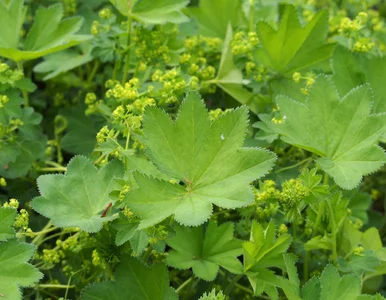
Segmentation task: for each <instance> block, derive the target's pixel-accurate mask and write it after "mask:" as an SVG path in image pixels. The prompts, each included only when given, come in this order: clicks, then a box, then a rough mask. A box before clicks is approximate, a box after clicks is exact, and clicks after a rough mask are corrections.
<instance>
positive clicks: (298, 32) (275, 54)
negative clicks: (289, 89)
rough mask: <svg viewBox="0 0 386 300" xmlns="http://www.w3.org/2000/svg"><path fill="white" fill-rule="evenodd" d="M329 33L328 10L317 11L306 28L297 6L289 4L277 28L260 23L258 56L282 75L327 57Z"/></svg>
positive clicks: (329, 53) (330, 52) (258, 29)
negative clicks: (298, 14) (300, 19)
mask: <svg viewBox="0 0 386 300" xmlns="http://www.w3.org/2000/svg"><path fill="white" fill-rule="evenodd" d="M327 32H328V13H327V11H325V10H322V11H320V12H318V13H317V14H316V15H315V16H314V18H313V19H312V20H311V21H310V22H309V23H308V24H307V25H305V26H304V27H303V26H302V25H301V24H300V21H299V19H298V16H297V12H296V9H295V7H294V6H292V5H287V6H286V7H285V10H284V13H283V15H282V16H281V20H280V23H279V25H278V30H277V31H276V30H275V29H273V28H272V27H271V26H270V25H268V24H267V23H265V22H259V23H258V24H257V34H258V36H259V38H260V42H261V46H262V47H261V48H259V49H258V51H257V52H256V56H257V59H258V60H259V61H261V62H262V63H264V64H265V65H266V66H268V67H269V68H270V69H272V70H275V71H276V72H278V73H281V74H290V73H291V72H294V71H296V70H300V69H303V68H306V67H310V66H312V65H314V64H317V63H319V62H321V61H324V60H326V59H328V58H329V57H330V56H331V54H332V51H333V49H334V45H333V44H325V38H326V36H327Z"/></svg>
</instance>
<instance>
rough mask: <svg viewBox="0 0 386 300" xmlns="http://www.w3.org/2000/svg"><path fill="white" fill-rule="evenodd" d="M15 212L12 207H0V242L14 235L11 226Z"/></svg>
mask: <svg viewBox="0 0 386 300" xmlns="http://www.w3.org/2000/svg"><path fill="white" fill-rule="evenodd" d="M16 213H17V211H16V209H14V208H12V207H0V242H3V241H6V240H8V239H11V238H13V237H14V236H15V230H14V229H13V227H12V226H13V222H14V221H15V217H16Z"/></svg>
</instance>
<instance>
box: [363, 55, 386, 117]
mask: <svg viewBox="0 0 386 300" xmlns="http://www.w3.org/2000/svg"><path fill="white" fill-rule="evenodd" d="M363 69H364V73H365V76H366V81H367V82H368V83H370V85H371V87H372V89H373V92H374V107H373V111H374V112H377V113H381V112H386V85H385V80H384V79H385V76H386V72H385V70H386V57H373V58H371V59H366V60H364V61H363Z"/></svg>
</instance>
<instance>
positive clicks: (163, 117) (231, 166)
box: [126, 92, 275, 228]
mask: <svg viewBox="0 0 386 300" xmlns="http://www.w3.org/2000/svg"><path fill="white" fill-rule="evenodd" d="M247 119H248V110H247V108H246V107H241V108H238V109H235V110H233V111H231V112H229V113H227V114H225V115H224V116H222V117H221V118H219V119H217V120H216V121H214V122H212V123H211V122H210V120H209V117H208V112H207V111H206V109H205V107H204V105H203V102H202V100H200V96H199V94H197V93H195V92H191V93H189V94H188V95H187V97H186V99H185V101H183V103H182V105H181V108H180V111H179V113H178V116H177V119H176V121H175V122H173V121H172V120H171V119H170V118H169V117H168V115H167V114H166V113H164V112H163V111H162V110H160V109H159V108H155V107H152V108H147V109H146V111H145V114H144V117H143V130H144V143H145V145H146V147H147V155H148V157H149V158H150V159H151V160H152V162H154V164H155V165H156V166H157V167H158V168H159V170H160V171H161V172H163V173H165V174H166V175H168V176H170V177H172V178H175V179H177V181H181V182H183V183H184V186H182V185H178V184H172V183H170V182H167V181H164V180H158V179H154V178H151V177H148V176H144V175H141V174H139V173H134V178H135V180H136V182H137V184H138V186H139V188H138V189H134V190H132V191H130V192H129V193H128V194H127V195H126V201H127V203H128V206H129V207H130V208H131V209H132V210H133V212H134V213H135V214H137V215H138V216H140V217H141V218H142V219H143V220H142V221H141V224H140V228H145V227H148V226H152V225H154V224H156V223H158V222H160V221H162V220H163V219H165V218H167V217H169V216H171V215H173V214H174V217H175V220H176V221H177V222H179V223H181V224H184V225H189V226H197V225H200V224H203V223H204V222H205V221H206V220H207V219H208V218H209V217H210V215H211V214H212V204H215V205H217V206H220V207H223V208H236V207H243V206H246V205H248V204H249V203H252V202H253V195H252V191H251V190H250V188H249V183H250V182H251V181H253V180H254V179H257V178H259V177H261V176H263V175H264V174H266V173H267V172H268V171H269V170H270V169H271V168H272V165H273V163H274V161H275V155H274V154H273V153H271V152H269V151H267V150H263V149H258V148H245V147H242V145H243V142H244V133H245V131H246V127H247ZM160 191H162V192H160Z"/></svg>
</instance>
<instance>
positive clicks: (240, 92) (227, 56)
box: [211, 24, 258, 113]
mask: <svg viewBox="0 0 386 300" xmlns="http://www.w3.org/2000/svg"><path fill="white" fill-rule="evenodd" d="M232 38H233V32H232V26H231V25H230V24H229V25H228V30H227V33H226V37H225V40H224V46H223V50H222V54H221V61H220V66H219V69H218V73H217V77H216V78H215V79H213V80H211V81H212V82H213V83H215V84H216V85H217V86H219V87H220V88H221V89H223V90H224V91H225V92H226V93H228V94H229V95H231V96H232V97H233V98H235V99H236V100H237V101H239V102H240V103H241V104H246V105H248V107H249V109H250V110H251V111H252V112H254V113H257V111H258V109H257V104H256V103H254V102H253V94H252V93H251V92H249V91H248V90H246V89H245V88H244V87H243V84H244V82H245V80H244V79H243V74H242V72H241V71H240V70H239V69H238V68H237V67H236V66H235V65H234V63H233V55H232V49H231V45H230V44H231V41H232Z"/></svg>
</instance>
